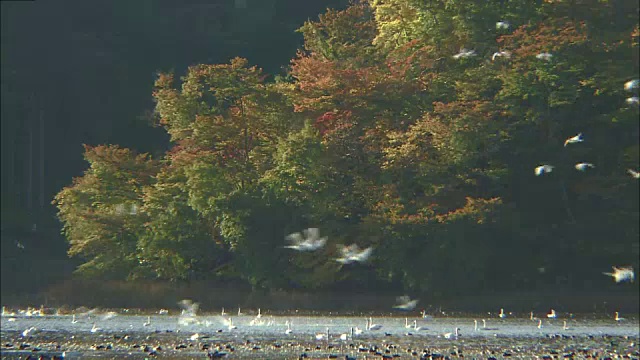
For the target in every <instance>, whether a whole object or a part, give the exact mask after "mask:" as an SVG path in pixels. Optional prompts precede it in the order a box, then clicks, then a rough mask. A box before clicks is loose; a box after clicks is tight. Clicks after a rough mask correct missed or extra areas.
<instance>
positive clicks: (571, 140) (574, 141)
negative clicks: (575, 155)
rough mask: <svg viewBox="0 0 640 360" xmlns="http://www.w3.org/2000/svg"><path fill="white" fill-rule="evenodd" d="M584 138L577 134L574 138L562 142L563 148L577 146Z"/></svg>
mask: <svg viewBox="0 0 640 360" xmlns="http://www.w3.org/2000/svg"><path fill="white" fill-rule="evenodd" d="M583 141H584V138H583V137H582V133H579V134H578V135H576V136H572V137H570V138H568V139H567V140H565V141H564V146H565V147H566V146H567V145H569V144H577V143H579V142H583Z"/></svg>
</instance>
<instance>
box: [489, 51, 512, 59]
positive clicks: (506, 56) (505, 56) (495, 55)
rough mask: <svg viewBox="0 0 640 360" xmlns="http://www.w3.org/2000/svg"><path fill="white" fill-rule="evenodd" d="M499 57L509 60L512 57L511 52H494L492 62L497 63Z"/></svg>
mask: <svg viewBox="0 0 640 360" xmlns="http://www.w3.org/2000/svg"><path fill="white" fill-rule="evenodd" d="M497 57H504V58H506V59H509V58H510V57H511V53H510V52H509V51H498V52H494V53H493V56H491V61H495V60H496V58H497Z"/></svg>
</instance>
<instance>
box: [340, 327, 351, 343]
mask: <svg viewBox="0 0 640 360" xmlns="http://www.w3.org/2000/svg"><path fill="white" fill-rule="evenodd" d="M351 330H353V328H352V329H351ZM348 337H349V334H347V333H342V334H340V340H343V341H346V340H347V338H348Z"/></svg>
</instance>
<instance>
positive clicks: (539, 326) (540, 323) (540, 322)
mask: <svg viewBox="0 0 640 360" xmlns="http://www.w3.org/2000/svg"><path fill="white" fill-rule="evenodd" d="M538 329H542V320H541V319H538Z"/></svg>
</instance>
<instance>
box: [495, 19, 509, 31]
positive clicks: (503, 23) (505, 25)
mask: <svg viewBox="0 0 640 360" xmlns="http://www.w3.org/2000/svg"><path fill="white" fill-rule="evenodd" d="M509 26H511V24H509V22H508V21H498V22H497V23H496V29H508V28H509Z"/></svg>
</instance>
